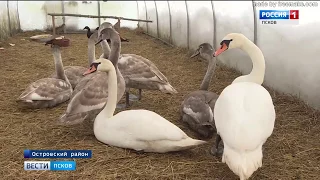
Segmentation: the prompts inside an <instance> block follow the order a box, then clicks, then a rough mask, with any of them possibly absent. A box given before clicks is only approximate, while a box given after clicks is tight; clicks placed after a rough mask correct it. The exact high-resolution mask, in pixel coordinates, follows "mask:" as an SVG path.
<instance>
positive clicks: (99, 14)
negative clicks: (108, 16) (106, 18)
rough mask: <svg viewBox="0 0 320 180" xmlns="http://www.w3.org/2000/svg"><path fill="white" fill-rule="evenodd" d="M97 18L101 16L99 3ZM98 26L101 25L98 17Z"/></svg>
mask: <svg viewBox="0 0 320 180" xmlns="http://www.w3.org/2000/svg"><path fill="white" fill-rule="evenodd" d="M98 16H101V12H100V1H98ZM98 24H99V25H98V26H100V25H101V19H100V17H99V18H98Z"/></svg>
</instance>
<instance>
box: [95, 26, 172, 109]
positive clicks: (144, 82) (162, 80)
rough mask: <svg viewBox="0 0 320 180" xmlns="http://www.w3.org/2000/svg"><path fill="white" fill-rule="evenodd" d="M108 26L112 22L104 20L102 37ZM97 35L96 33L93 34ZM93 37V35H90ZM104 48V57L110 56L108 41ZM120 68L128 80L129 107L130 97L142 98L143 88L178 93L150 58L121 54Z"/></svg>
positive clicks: (100, 28) (99, 32)
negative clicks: (137, 91) (135, 93)
mask: <svg viewBox="0 0 320 180" xmlns="http://www.w3.org/2000/svg"><path fill="white" fill-rule="evenodd" d="M106 27H113V26H112V24H111V23H109V22H104V23H102V24H101V26H100V27H99V29H98V37H100V34H101V31H103V29H104V28H106ZM93 35H95V34H93ZM90 38H91V37H90ZM104 40H105V39H103V38H102V39H100V40H97V42H100V41H102V42H103V41H104ZM103 46H104V48H103V50H104V53H105V54H104V56H100V57H104V58H108V57H109V56H108V54H109V52H110V48H109V45H108V44H107V43H104V44H103ZM118 66H119V70H120V72H121V74H122V75H123V77H124V79H125V81H126V87H127V89H126V106H127V107H128V106H129V105H130V104H129V99H130V100H132V101H134V100H141V96H142V89H148V90H160V91H161V92H163V93H167V94H176V93H177V90H175V89H174V88H173V87H172V86H171V84H170V83H169V81H168V79H167V78H166V77H165V76H164V75H163V74H162V73H161V71H160V70H159V69H158V68H157V66H156V65H155V64H154V63H153V62H151V61H150V60H148V59H146V58H144V57H142V56H139V55H136V54H121V55H120V59H119V62H118ZM130 88H134V89H138V90H139V96H138V97H136V96H134V95H132V94H129V90H130Z"/></svg>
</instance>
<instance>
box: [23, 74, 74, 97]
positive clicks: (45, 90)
mask: <svg viewBox="0 0 320 180" xmlns="http://www.w3.org/2000/svg"><path fill="white" fill-rule="evenodd" d="M67 91H68V92H69V91H70V85H68V84H67V83H66V82H65V81H63V80H60V79H55V78H44V79H39V80H38V81H35V82H34V83H32V84H30V85H29V86H28V88H27V89H26V90H25V91H24V92H23V93H22V94H21V96H20V99H22V100H38V101H41V100H53V99H55V98H57V97H58V96H59V95H61V94H62V93H63V92H67Z"/></svg>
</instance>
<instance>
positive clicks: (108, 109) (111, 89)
mask: <svg viewBox="0 0 320 180" xmlns="http://www.w3.org/2000/svg"><path fill="white" fill-rule="evenodd" d="M117 84H118V82H117V74H116V70H115V69H114V68H111V70H110V71H109V73H108V99H107V103H106V106H105V107H104V108H103V110H102V112H103V116H104V117H106V118H111V117H112V116H113V114H114V111H115V110H116V106H117V88H118V86H117Z"/></svg>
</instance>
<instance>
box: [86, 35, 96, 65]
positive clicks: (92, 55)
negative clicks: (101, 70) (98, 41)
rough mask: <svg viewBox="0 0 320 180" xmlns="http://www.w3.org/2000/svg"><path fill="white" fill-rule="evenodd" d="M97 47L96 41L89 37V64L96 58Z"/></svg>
mask: <svg viewBox="0 0 320 180" xmlns="http://www.w3.org/2000/svg"><path fill="white" fill-rule="evenodd" d="M95 53H96V49H95V42H94V40H92V39H91V38H89V39H88V62H89V66H90V65H91V63H92V62H93V61H94V60H96V54H95Z"/></svg>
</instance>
